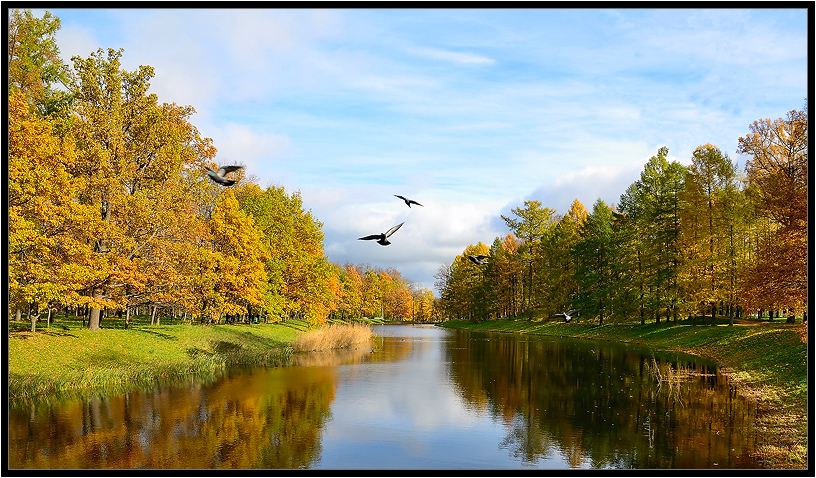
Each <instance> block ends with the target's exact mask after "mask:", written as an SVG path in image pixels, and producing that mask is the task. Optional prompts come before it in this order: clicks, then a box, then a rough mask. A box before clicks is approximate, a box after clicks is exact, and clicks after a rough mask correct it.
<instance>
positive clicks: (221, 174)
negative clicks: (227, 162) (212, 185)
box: [204, 166, 244, 186]
mask: <svg viewBox="0 0 816 478" xmlns="http://www.w3.org/2000/svg"><path fill="white" fill-rule="evenodd" d="M204 169H206V170H207V176H208V177H209V178H210V179H212V180H213V181H214V182H216V183H218V184H220V185H222V186H232V185H233V184H235V180H233V179H227V178H226V177H225V176H226V175H227V174H229V173H231V172H233V171H238V170H239V169H244V167H243V166H221V167H220V168H218V171H213V170H212V169H210V168H208V167H207V166H204Z"/></svg>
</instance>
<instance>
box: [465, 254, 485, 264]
mask: <svg viewBox="0 0 816 478" xmlns="http://www.w3.org/2000/svg"><path fill="white" fill-rule="evenodd" d="M489 258H490V256H486V255H484V254H479V255H478V256H468V259H470V260H471V261H472V262H473V263H474V264H476V265H477V266H483V265H485V264H487V261H486V260H485V259H489Z"/></svg>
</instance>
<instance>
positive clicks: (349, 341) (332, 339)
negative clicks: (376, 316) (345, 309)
mask: <svg viewBox="0 0 816 478" xmlns="http://www.w3.org/2000/svg"><path fill="white" fill-rule="evenodd" d="M371 336H372V332H371V327H369V326H368V325H361V324H332V325H329V326H328V327H323V328H320V329H317V330H312V331H309V332H306V333H303V334H301V335H299V336H298V337H297V338H296V339H295V341H294V342H293V343H292V348H293V349H294V350H295V351H296V352H311V351H318V350H331V349H342V348H350V347H354V346H356V345H361V344H368V342H369V340H370V339H371Z"/></svg>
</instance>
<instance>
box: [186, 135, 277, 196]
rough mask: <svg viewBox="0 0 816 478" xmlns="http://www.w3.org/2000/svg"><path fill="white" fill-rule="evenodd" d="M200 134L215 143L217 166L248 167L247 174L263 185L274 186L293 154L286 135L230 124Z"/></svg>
mask: <svg viewBox="0 0 816 478" xmlns="http://www.w3.org/2000/svg"><path fill="white" fill-rule="evenodd" d="M201 134H202V135H204V136H208V137H210V138H212V139H213V145H214V146H215V147H216V149H218V153H217V155H216V158H215V160H216V162H217V163H218V164H241V165H244V166H246V168H247V174H254V175H256V176H257V177H258V179H259V180H260V184H261V185H264V184H265V183H266V182H273V183H275V184H277V182H278V180H279V178H280V169H281V168H280V167H277V166H278V165H279V164H280V163H281V162H282V159H281V158H285V157H287V156H288V155H290V154H291V153H292V144H291V141H290V140H289V138H288V137H287V136H286V135H279V134H275V133H269V132H262V131H256V130H255V129H254V128H252V127H250V126H247V125H243V124H235V123H228V124H226V125H225V126H222V127H216V126H209V127H207V128H206V131H201Z"/></svg>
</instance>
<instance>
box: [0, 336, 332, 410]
mask: <svg viewBox="0 0 816 478" xmlns="http://www.w3.org/2000/svg"><path fill="white" fill-rule="evenodd" d="M12 325H14V324H10V327H9V330H10V332H9V333H8V343H9V354H8V360H9V362H8V363H9V375H8V382H9V383H8V385H9V398H10V399H11V400H26V399H30V398H35V397H36V398H37V399H38V400H41V399H46V398H49V397H54V396H65V395H84V394H89V393H95V392H105V393H115V392H123V391H127V390H130V389H134V388H143V387H150V386H153V385H155V384H157V383H168V382H169V383H172V382H174V381H185V380H189V378H190V377H191V376H197V377H199V378H203V379H206V378H212V379H214V378H215V377H217V376H218V375H219V374H220V373H221V372H223V370H224V369H225V368H226V367H227V366H231V365H278V364H282V363H286V362H287V361H288V359H289V358H290V356H291V354H292V353H293V352H294V349H293V344H294V343H295V342H296V339H298V337H301V336H304V335H311V334H305V332H307V330H308V327H307V325H306V324H305V323H303V322H299V321H289V322H287V323H282V324H251V325H250V324H231V325H210V326H199V325H160V326H155V325H154V326H151V325H135V326H134V327H132V328H129V329H126V330H125V329H117V328H103V329H101V330H98V331H94V332H92V331H89V330H87V329H86V328H83V327H81V326H79V325H76V326H74V325H73V324H71V325H62V326H59V327H50V328H47V329H46V328H40V329H38V330H37V332H35V333H33V334H32V333H31V332H29V331H26V329H25V328H23V327H18V326H14V327H12ZM343 346H347V344H345V343H344V344H339V343H336V344H329V343H325V342H324V344H323V348H332V347H343Z"/></svg>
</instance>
